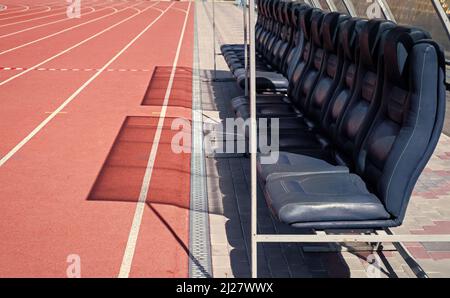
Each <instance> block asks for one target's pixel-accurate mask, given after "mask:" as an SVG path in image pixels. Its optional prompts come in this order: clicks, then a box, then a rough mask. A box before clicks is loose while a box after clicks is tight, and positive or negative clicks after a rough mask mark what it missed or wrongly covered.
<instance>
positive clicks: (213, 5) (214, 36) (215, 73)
mask: <svg viewBox="0 0 450 298" xmlns="http://www.w3.org/2000/svg"><path fill="white" fill-rule="evenodd" d="M212 15H213V51H214V52H213V55H214V79H213V80H214V81H215V80H216V79H217V62H216V56H217V53H216V0H212Z"/></svg>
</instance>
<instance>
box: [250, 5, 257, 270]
mask: <svg viewBox="0 0 450 298" xmlns="http://www.w3.org/2000/svg"><path fill="white" fill-rule="evenodd" d="M248 10H249V11H248V16H249V24H248V29H249V33H250V38H249V39H250V159H251V201H252V204H251V215H252V219H251V226H252V228H251V233H252V235H251V237H252V246H251V250H252V277H253V278H256V277H258V260H257V259H258V251H257V250H258V247H257V245H258V243H257V241H256V240H257V238H256V237H257V226H256V225H257V210H258V209H257V201H256V191H257V188H256V187H257V186H256V183H257V181H256V150H257V149H256V148H257V146H256V140H257V138H256V70H255V61H256V57H255V56H256V49H255V0H249V6H248Z"/></svg>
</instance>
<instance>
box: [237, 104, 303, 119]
mask: <svg viewBox="0 0 450 298" xmlns="http://www.w3.org/2000/svg"><path fill="white" fill-rule="evenodd" d="M236 116H237V117H240V118H243V119H248V118H250V106H249V105H242V106H240V107H238V108H237V109H236ZM296 116H301V113H300V111H298V110H297V109H296V108H294V106H292V105H289V104H286V103H280V104H260V105H257V106H256V117H258V118H260V117H264V118H274V117H296Z"/></svg>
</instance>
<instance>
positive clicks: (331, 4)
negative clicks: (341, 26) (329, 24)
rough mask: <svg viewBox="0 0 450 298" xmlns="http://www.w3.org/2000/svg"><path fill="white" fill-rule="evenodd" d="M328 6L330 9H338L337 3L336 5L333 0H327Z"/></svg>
mask: <svg viewBox="0 0 450 298" xmlns="http://www.w3.org/2000/svg"><path fill="white" fill-rule="evenodd" d="M326 2H327V5H328V7H329V8H330V11H337V8H336V5H334V2H333V0H326Z"/></svg>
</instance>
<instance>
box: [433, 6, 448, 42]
mask: <svg viewBox="0 0 450 298" xmlns="http://www.w3.org/2000/svg"><path fill="white" fill-rule="evenodd" d="M431 3H433V6H434V9H435V10H436V12H437V14H438V17H439V20H441V23H442V25H443V26H444V28H445V32H447V35H448V37H449V38H450V20H449V19H448V16H447V14H446V13H445V11H444V8H443V7H442V6H441V3H440V2H439V0H431Z"/></svg>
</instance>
